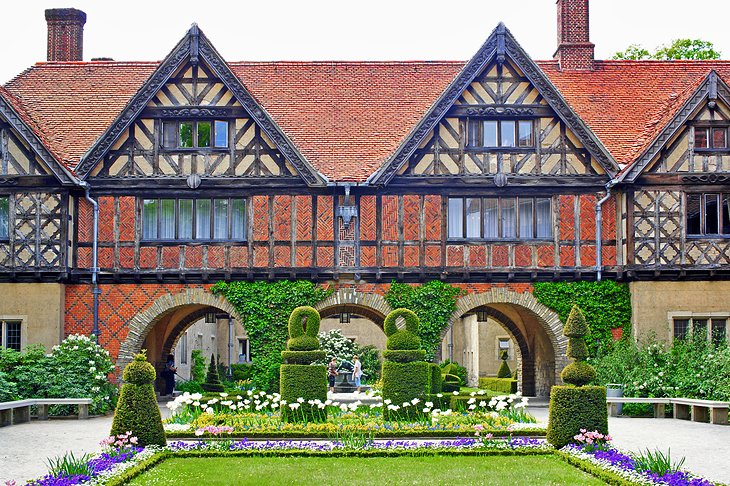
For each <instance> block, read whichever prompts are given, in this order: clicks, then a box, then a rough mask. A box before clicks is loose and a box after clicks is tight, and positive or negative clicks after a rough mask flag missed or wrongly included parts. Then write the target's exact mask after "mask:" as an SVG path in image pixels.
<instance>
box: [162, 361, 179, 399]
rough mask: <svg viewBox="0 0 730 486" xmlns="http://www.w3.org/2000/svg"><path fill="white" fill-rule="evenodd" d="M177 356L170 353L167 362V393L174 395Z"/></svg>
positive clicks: (165, 376)
mask: <svg viewBox="0 0 730 486" xmlns="http://www.w3.org/2000/svg"><path fill="white" fill-rule="evenodd" d="M176 371H177V368H175V356H173V355H171V354H168V355H167V363H165V375H164V378H165V395H170V396H172V392H173V391H174V390H175V372H176Z"/></svg>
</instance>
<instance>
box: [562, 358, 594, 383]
mask: <svg viewBox="0 0 730 486" xmlns="http://www.w3.org/2000/svg"><path fill="white" fill-rule="evenodd" d="M560 378H562V379H563V381H564V382H565V383H570V384H571V385H575V386H583V385H587V384H588V383H590V382H591V381H593V380H594V379H595V378H596V370H595V369H594V368H593V366H591V365H589V364H588V363H586V362H585V361H576V362H574V363H570V364H569V365H568V366H566V367H565V368H564V369H563V371H562V372H561V373H560Z"/></svg>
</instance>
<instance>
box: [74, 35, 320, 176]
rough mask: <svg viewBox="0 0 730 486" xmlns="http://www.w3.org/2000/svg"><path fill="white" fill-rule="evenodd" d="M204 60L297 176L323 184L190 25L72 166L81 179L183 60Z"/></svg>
mask: <svg viewBox="0 0 730 486" xmlns="http://www.w3.org/2000/svg"><path fill="white" fill-rule="evenodd" d="M201 60H202V61H204V62H205V63H206V64H207V65H208V66H209V67H210V68H211V69H212V71H213V72H214V73H215V75H216V76H218V78H220V80H221V81H222V82H223V84H224V85H225V86H226V88H228V89H229V90H230V91H231V92H232V93H233V95H234V96H235V97H236V99H237V100H238V101H239V102H240V103H241V104H242V105H243V107H244V108H245V109H246V111H247V112H248V114H249V115H250V116H251V118H253V119H254V120H255V121H256V123H258V124H259V126H260V127H261V128H262V129H263V130H264V131H265V132H266V134H267V135H268V136H269V138H270V139H271V140H272V141H273V142H274V143H275V144H276V147H277V148H278V149H279V150H280V151H281V153H282V154H283V155H284V157H285V158H286V159H287V160H288V161H289V162H290V163H291V164H292V165H293V166H294V167H295V168H296V169H297V171H298V172H299V175H300V176H301V177H302V178H303V179H304V181H305V182H306V183H307V184H308V185H310V186H320V185H324V184H325V183H326V179H325V178H324V177H322V175H321V174H319V173H318V172H317V170H316V169H315V168H314V167H312V165H311V164H310V163H309V162H308V161H307V160H306V159H305V158H304V156H303V155H302V154H301V153H300V152H299V150H298V149H297V148H296V147H295V146H294V144H293V143H292V142H291V140H289V138H288V137H287V136H286V134H284V132H283V131H282V130H281V128H279V126H278V125H277V124H276V122H274V120H273V119H272V118H271V116H270V115H269V114H268V113H267V112H266V110H265V109H264V108H263V107H262V106H261V105H260V104H259V103H258V102H257V101H256V100H255V99H254V98H253V96H251V94H250V93H249V92H248V90H247V89H246V88H245V87H244V86H243V84H242V83H241V81H240V80H239V79H238V78H237V77H236V76H235V75H234V74H233V73H232V72H231V70H230V68H229V67H228V64H227V63H226V61H224V60H223V58H222V57H221V55H220V54H219V53H218V51H216V50H215V48H214V47H213V45H212V44H211V43H210V41H209V40H208V38H207V37H206V36H205V35H204V34H203V33H202V32H201V31H200V29H198V26H197V25H195V24H193V26H192V27H191V28H190V30H188V32H187V34H186V35H185V36H184V37H183V38H182V40H180V42H178V44H177V45H176V46H175V48H174V49H173V50H172V52H170V54H168V56H167V57H166V58H165V60H163V61H162V62H161V63H160V65H159V66H157V68H156V69H155V71H154V72H153V73H152V75H151V76H150V77H149V78H148V79H147V81H146V82H145V83H144V84H143V85H142V87H141V88H140V89H139V91H138V92H137V93H136V94H135V95H134V96H133V97H132V99H130V100H129V102H128V103H127V104H126V106H125V107H124V108H123V109H122V110H121V112H120V113H119V114H118V116H117V117H116V118H115V120H114V121H113V122H112V124H111V125H110V126H109V127H108V128H107V129H106V130H105V131H104V133H103V134H102V136H101V137H100V138H99V139H98V140H97V141H96V142H95V143H94V144H93V145H92V146H91V147H90V148H89V150H88V151H87V152H86V154H85V155H84V156H83V157H82V158H81V162H80V163H79V165H78V166H77V167H76V168H75V171H76V173H77V174H78V175H79V176H80V177H81V178H85V177H86V176H87V175H88V174H89V173H90V172H91V170H92V169H93V168H94V167H95V166H96V164H98V163H99V162H100V161H101V160H102V159H103V157H104V155H105V154H106V153H107V151H108V150H109V149H110V148H111V146H112V144H113V143H114V142H115V141H116V140H117V139H118V138H119V136H120V135H121V134H122V133H123V132H124V131H125V130H127V129H128V128H129V126H130V125H131V124H132V123H133V122H134V120H135V119H136V118H137V117H138V116H139V115H140V113H141V112H142V110H143V109H144V108H145V107H146V106H147V104H148V103H149V102H150V100H151V99H152V98H153V97H154V96H155V95H156V94H157V93H158V92H159V91H160V89H161V88H162V87H163V86H164V84H165V83H166V82H167V81H168V80H169V79H170V77H171V76H172V75H173V74H174V73H175V72H176V71H177V70H178V69H179V68H180V67H181V66H182V65H183V64H184V63H186V62H190V63H192V64H197V63H198V62H200V61H201Z"/></svg>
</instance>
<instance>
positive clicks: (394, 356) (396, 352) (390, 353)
mask: <svg viewBox="0 0 730 486" xmlns="http://www.w3.org/2000/svg"><path fill="white" fill-rule="evenodd" d="M425 357H426V351H424V350H422V349H386V350H384V351H383V358H384V359H387V360H388V361H395V362H396V363H410V362H412V361H423V360H424V358H425ZM437 366H438V365H437Z"/></svg>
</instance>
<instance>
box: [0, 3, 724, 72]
mask: <svg viewBox="0 0 730 486" xmlns="http://www.w3.org/2000/svg"><path fill="white" fill-rule="evenodd" d="M6 2H7V0H6V1H4V2H3V5H2V7H0V16H1V17H0V18H2V20H3V22H2V34H3V45H2V50H0V83H5V82H7V81H8V80H10V79H11V78H12V77H13V76H15V75H17V74H18V73H20V72H21V71H22V70H23V69H26V68H28V67H29V66H31V65H33V64H34V63H36V62H38V61H44V60H45V59H46V22H45V17H44V10H45V9H46V8H61V7H63V8H65V7H74V8H78V9H80V10H83V11H84V12H86V14H87V21H86V26H85V30H84V60H90V59H91V58H92V57H111V58H113V59H115V60H117V61H156V60H161V59H163V58H164V57H165V56H166V55H167V54H168V53H169V52H170V51H171V50H172V48H173V47H174V46H175V44H176V43H177V42H178V41H179V40H180V38H181V37H182V36H183V35H184V34H185V32H186V31H187V29H188V28H189V27H190V25H191V24H192V23H193V22H196V23H197V24H198V25H199V26H200V28H201V29H202V30H203V32H205V34H206V35H207V36H208V38H209V39H210V40H211V41H212V42H213V45H214V46H215V47H216V48H217V49H218V51H219V52H220V53H221V54H222V55H223V57H224V58H225V59H227V60H230V61H282V60H283V61H322V60H325V61H329V60H347V61H349V60H374V61H388V60H467V59H469V58H470V57H471V56H472V55H473V54H474V53H475V52H476V50H477V49H478V48H479V46H480V45H481V44H482V43H483V42H484V40H485V39H486V38H487V36H488V35H489V33H490V32H491V31H492V30H493V29H494V27H496V25H497V24H498V23H499V22H500V21H502V22H504V23H505V24H506V25H507V28H509V29H510V31H511V32H512V34H513V35H514V36H515V37H516V38H517V41H518V42H519V43H520V44H521V45H522V47H523V48H524V49H525V50H526V51H527V53H528V54H530V55H531V56H532V58H533V59H550V58H551V57H552V55H553V52H554V51H555V47H556V6H555V0H499V1H497V0H441V1H439V2H436V1H431V0H420V1H416V0H414V1H411V0H365V1H361V2H349V3H348V2H344V1H342V0H340V1H329V0H327V1H325V0H298V1H291V0H256V1H252V0H239V1H236V2H230V1H228V0H218V1H201V0H196V1H189V0H175V1H167V0H165V1H160V0H145V1H141V0H123V1H120V0H62V1H59V0H24V1H22V2H7V3H6ZM729 15H730V1H728V0H691V1H690V2H687V1H686V0H682V1H677V0H591V2H590V29H591V41H592V42H593V43H594V44H595V45H596V58H598V59H606V58H610V57H611V56H612V55H613V53H614V52H616V51H619V50H623V49H624V48H626V46H628V45H629V44H633V43H638V44H642V45H643V46H644V47H647V48H648V49H649V50H653V49H654V48H655V47H657V46H659V45H661V44H666V43H669V42H670V41H671V40H672V39H676V38H701V39H704V40H709V41H711V42H713V43H714V45H715V48H716V49H718V50H719V51H721V52H722V54H723V58H725V59H730V29H728V28H726V27H722V26H721V25H722V24H720V23H719V22H721V21H719V20H717V19H723V18H725V19H726V18H728V16H729Z"/></svg>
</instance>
